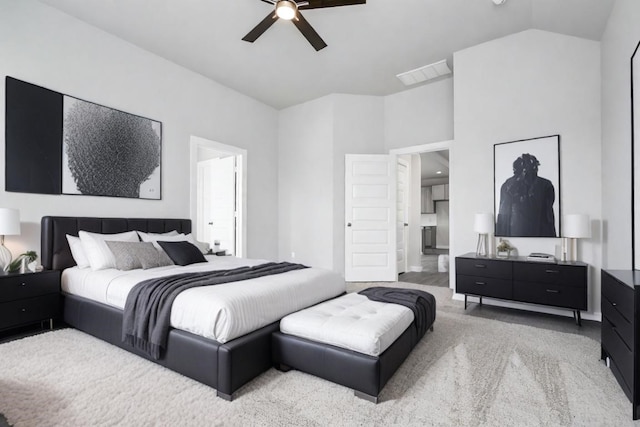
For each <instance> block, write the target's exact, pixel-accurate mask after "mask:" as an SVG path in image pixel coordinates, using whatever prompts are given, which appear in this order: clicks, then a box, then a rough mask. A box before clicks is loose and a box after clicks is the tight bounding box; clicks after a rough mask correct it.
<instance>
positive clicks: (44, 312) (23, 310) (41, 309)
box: [0, 294, 60, 329]
mask: <svg viewBox="0 0 640 427" xmlns="http://www.w3.org/2000/svg"><path fill="white" fill-rule="evenodd" d="M59 314H60V294H49V295H43V296H39V297H36V298H26V299H21V300H16V301H11V302H4V303H0V329H6V328H11V327H14V326H20V325H25V324H28V323H34V322H38V321H40V320H45V319H50V318H55V317H58V316H59Z"/></svg>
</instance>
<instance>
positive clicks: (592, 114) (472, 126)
mask: <svg viewBox="0 0 640 427" xmlns="http://www.w3.org/2000/svg"><path fill="white" fill-rule="evenodd" d="M454 65H455V70H456V71H455V75H454V86H455V92H454V105H455V115H454V117H455V123H454V127H455V144H454V146H453V148H452V150H451V153H450V154H451V157H450V158H451V164H452V165H454V166H455V168H452V171H451V179H450V191H451V194H452V195H453V196H452V197H451V213H452V217H451V222H452V228H453V230H452V231H453V240H452V242H451V250H452V254H453V255H458V254H461V253H464V252H471V251H473V248H474V247H475V244H476V239H477V236H476V234H475V233H474V232H473V218H474V213H476V212H493V167H492V165H493V144H495V143H499V142H507V141H513V140H519V139H524V138H532V137H538V136H545V135H551V134H560V135H561V142H560V146H561V147H560V150H561V154H560V157H561V192H562V193H561V197H562V199H561V203H562V212H563V213H565V214H566V213H584V214H588V215H589V216H590V217H591V219H592V224H593V227H592V228H593V231H592V234H593V237H592V238H591V239H589V240H584V239H583V240H581V241H580V243H579V244H580V248H579V252H580V255H579V258H580V259H581V260H583V261H585V262H587V263H588V264H590V265H591V266H592V268H591V270H590V273H591V277H590V289H589V311H590V312H599V309H600V278H599V269H600V267H601V260H602V256H601V239H600V220H601V218H602V215H601V210H602V202H601V199H602V197H601V195H602V192H601V177H602V173H601V161H600V154H601V143H600V134H601V126H600V117H601V108H600V44H599V43H598V42H594V41H589V40H585V39H580V38H575V37H569V36H564V35H560V34H555V33H549V32H545V31H540V30H529V31H524V32H522V33H518V34H515V35H512V36H508V37H504V38H501V39H497V40H494V41H491V42H488V43H485V44H481V45H478V46H475V47H472V48H469V49H466V50H463V51H460V52H457V53H455V54H454ZM509 241H510V242H511V243H512V244H513V245H514V246H516V247H517V249H518V251H519V253H520V254H528V253H530V252H548V253H555V252H556V246H557V245H559V244H560V239H550V238H519V239H518V238H510V239H509ZM492 250H493V251H494V252H495V245H493V248H492ZM452 265H453V263H452ZM451 277H452V281H453V280H454V278H455V276H454V275H453V272H452V276H451Z"/></svg>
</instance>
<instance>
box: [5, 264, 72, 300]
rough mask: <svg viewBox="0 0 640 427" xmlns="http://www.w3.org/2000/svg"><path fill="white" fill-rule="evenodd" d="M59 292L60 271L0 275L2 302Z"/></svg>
mask: <svg viewBox="0 0 640 427" xmlns="http://www.w3.org/2000/svg"><path fill="white" fill-rule="evenodd" d="M59 292H60V272H59V271H45V272H41V273H27V274H10V275H6V276H0V302H8V301H14V300H17V299H22V298H31V297H36V296H39V295H46V294H55V293H59Z"/></svg>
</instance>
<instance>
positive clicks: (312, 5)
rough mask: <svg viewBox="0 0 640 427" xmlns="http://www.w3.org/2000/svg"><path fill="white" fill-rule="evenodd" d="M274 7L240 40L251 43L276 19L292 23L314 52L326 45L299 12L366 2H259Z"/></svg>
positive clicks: (355, 0) (348, 0) (276, 0)
mask: <svg viewBox="0 0 640 427" xmlns="http://www.w3.org/2000/svg"><path fill="white" fill-rule="evenodd" d="M260 1H263V2H265V3H269V4H272V5H274V6H275V9H274V11H273V12H271V13H270V14H269V15H267V17H266V18H264V19H263V20H262V21H261V22H260V23H259V24H258V25H256V27H255V28H254V29H253V30H251V31H249V33H248V34H247V35H246V36H244V37H243V38H242V40H244V41H247V42H250V43H253V42H254V41H256V40H257V39H258V37H260V36H261V35H262V34H263V33H264V32H265V31H267V30H268V29H269V27H271V26H272V25H273V23H274V22H276V21H277V20H278V19H284V20H287V21H293V24H294V25H295V26H296V27H297V28H298V30H300V32H301V33H302V35H303V36H305V38H306V39H307V40H308V41H309V43H311V45H312V46H313V47H314V48H315V50H320V49H324V48H325V47H327V44H326V43H325V42H324V40H322V38H321V37H320V36H319V35H318V33H317V32H316V30H314V29H313V27H312V26H311V25H310V24H309V22H307V20H306V19H304V16H302V14H301V13H300V10H304V9H319V8H321V7H336V6H350V5H354V4H365V3H366V2H367V0H309V1H293V0H260Z"/></svg>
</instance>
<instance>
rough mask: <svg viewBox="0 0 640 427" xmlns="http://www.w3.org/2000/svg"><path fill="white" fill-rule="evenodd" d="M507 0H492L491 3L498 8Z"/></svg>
mask: <svg viewBox="0 0 640 427" xmlns="http://www.w3.org/2000/svg"><path fill="white" fill-rule="evenodd" d="M506 1H507V0H493V3H494V4H496V5H498V6H500V5H501V4H504V3H505V2H506Z"/></svg>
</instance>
